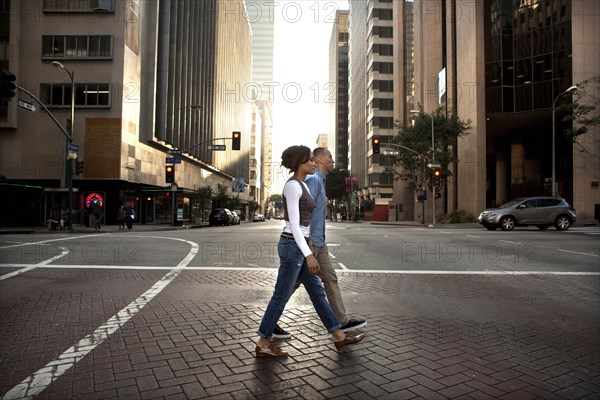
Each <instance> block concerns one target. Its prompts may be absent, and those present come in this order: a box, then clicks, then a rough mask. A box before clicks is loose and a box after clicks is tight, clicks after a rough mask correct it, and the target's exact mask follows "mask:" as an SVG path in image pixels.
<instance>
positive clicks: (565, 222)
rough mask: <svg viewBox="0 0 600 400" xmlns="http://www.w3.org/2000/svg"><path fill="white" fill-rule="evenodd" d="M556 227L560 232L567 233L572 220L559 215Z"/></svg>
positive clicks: (555, 223) (555, 222)
mask: <svg viewBox="0 0 600 400" xmlns="http://www.w3.org/2000/svg"><path fill="white" fill-rule="evenodd" d="M554 226H555V227H556V230H558V231H566V230H567V229H569V227H570V226H571V220H570V219H569V217H567V216H566V215H559V216H558V217H557V218H556V221H554Z"/></svg>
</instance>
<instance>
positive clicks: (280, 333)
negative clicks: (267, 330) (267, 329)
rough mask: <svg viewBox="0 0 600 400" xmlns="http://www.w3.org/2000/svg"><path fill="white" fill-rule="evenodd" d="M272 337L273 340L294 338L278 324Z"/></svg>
mask: <svg viewBox="0 0 600 400" xmlns="http://www.w3.org/2000/svg"><path fill="white" fill-rule="evenodd" d="M272 337H273V339H290V338H291V337H292V334H291V333H289V332H288V331H285V330H283V328H281V327H280V326H279V324H277V325H275V329H274V330H273V335H272Z"/></svg>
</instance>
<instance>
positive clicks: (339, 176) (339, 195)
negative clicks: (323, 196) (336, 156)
mask: <svg viewBox="0 0 600 400" xmlns="http://www.w3.org/2000/svg"><path fill="white" fill-rule="evenodd" d="M347 176H349V174H348V170H346V169H337V168H336V169H334V170H333V171H331V172H330V173H329V174H327V181H326V183H325V191H326V192H327V197H328V198H329V199H330V200H335V202H336V204H337V203H338V202H339V201H341V200H342V199H344V198H345V197H346V195H347V193H346V177H347Z"/></svg>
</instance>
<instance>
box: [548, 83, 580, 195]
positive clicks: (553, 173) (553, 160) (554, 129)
mask: <svg viewBox="0 0 600 400" xmlns="http://www.w3.org/2000/svg"><path fill="white" fill-rule="evenodd" d="M573 90H577V86H571V87H569V88H568V89H567V90H565V91H564V92H562V93H561V94H559V95H558V96H556V98H555V99H554V101H553V102H552V196H554V197H556V195H557V190H556V122H555V116H556V102H557V101H558V99H559V98H561V97H562V96H563V95H565V94H567V93H569V92H572V91H573Z"/></svg>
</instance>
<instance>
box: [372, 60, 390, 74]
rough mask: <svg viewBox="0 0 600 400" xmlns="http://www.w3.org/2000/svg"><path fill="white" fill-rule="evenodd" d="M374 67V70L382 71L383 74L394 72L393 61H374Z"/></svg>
mask: <svg viewBox="0 0 600 400" xmlns="http://www.w3.org/2000/svg"><path fill="white" fill-rule="evenodd" d="M372 68H373V72H380V73H382V74H393V73H394V63H391V62H374V63H373V66H372Z"/></svg>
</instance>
